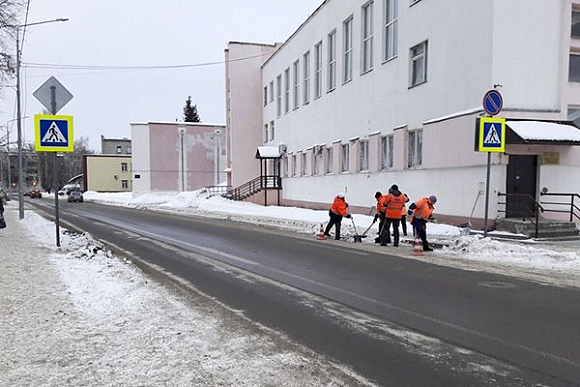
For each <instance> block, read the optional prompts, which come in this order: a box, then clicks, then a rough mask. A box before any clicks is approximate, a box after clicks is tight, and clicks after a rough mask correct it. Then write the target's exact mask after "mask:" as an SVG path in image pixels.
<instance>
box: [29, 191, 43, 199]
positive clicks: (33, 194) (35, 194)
mask: <svg viewBox="0 0 580 387" xmlns="http://www.w3.org/2000/svg"><path fill="white" fill-rule="evenodd" d="M28 196H30V198H31V199H33V198H39V199H42V192H40V190H39V189H32V190H30V193H29V194H28Z"/></svg>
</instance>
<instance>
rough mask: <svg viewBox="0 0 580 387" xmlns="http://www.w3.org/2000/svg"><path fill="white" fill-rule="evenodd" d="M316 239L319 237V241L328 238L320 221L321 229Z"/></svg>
mask: <svg viewBox="0 0 580 387" xmlns="http://www.w3.org/2000/svg"><path fill="white" fill-rule="evenodd" d="M316 239H318V240H319V241H325V240H326V235H324V229H323V227H322V223H320V231H318V234H316Z"/></svg>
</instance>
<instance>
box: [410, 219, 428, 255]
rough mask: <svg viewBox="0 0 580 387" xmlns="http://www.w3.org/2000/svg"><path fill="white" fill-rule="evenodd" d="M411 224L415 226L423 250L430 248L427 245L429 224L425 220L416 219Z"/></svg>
mask: <svg viewBox="0 0 580 387" xmlns="http://www.w3.org/2000/svg"><path fill="white" fill-rule="evenodd" d="M411 224H412V225H413V230H414V232H415V233H417V235H419V238H421V242H422V244H423V248H426V247H429V243H427V222H426V221H425V219H417V218H414V219H413V222H412V223H411Z"/></svg>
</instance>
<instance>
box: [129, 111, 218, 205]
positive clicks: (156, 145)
mask: <svg viewBox="0 0 580 387" xmlns="http://www.w3.org/2000/svg"><path fill="white" fill-rule="evenodd" d="M224 133H225V126H224V125H218V124H206V123H198V122H147V123H131V138H132V141H133V154H132V156H133V179H134V186H133V192H134V193H135V194H137V195H138V194H140V193H148V192H163V191H165V192H180V191H194V190H197V189H200V188H202V187H208V186H215V185H219V184H220V183H222V182H224V181H225V179H226V177H225V172H224V169H225V167H226V164H225V163H226V148H225V134H224Z"/></svg>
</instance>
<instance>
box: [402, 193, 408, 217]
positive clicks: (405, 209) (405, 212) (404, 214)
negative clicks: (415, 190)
mask: <svg viewBox="0 0 580 387" xmlns="http://www.w3.org/2000/svg"><path fill="white" fill-rule="evenodd" d="M403 196H404V197H405V203H407V202H408V201H409V200H410V199H409V197H408V196H407V194H405V193H404V194H403ZM403 216H407V206H406V205H405V204H403V209H402V210H401V217H403Z"/></svg>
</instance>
